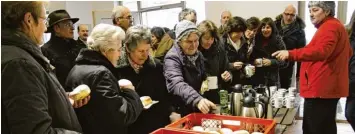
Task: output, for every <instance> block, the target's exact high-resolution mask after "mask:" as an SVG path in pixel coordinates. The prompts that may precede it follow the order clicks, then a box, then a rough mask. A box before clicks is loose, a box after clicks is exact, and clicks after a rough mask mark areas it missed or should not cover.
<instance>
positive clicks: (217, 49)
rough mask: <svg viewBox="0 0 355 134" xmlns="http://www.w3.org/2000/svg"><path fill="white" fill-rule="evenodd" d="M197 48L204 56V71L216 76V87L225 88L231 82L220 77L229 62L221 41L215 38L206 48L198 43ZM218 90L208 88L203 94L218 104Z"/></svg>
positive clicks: (226, 69) (227, 68)
mask: <svg viewBox="0 0 355 134" xmlns="http://www.w3.org/2000/svg"><path fill="white" fill-rule="evenodd" d="M199 50H200V51H201V53H202V55H203V57H204V64H205V71H206V74H207V76H217V78H218V89H224V90H227V89H228V88H229V86H230V84H231V81H229V82H225V81H224V80H223V79H222V77H221V74H223V73H224V71H228V70H229V62H228V58H227V55H226V52H225V50H224V48H223V44H222V42H220V40H215V41H214V43H213V44H212V45H211V47H210V48H209V49H208V50H206V49H204V48H203V47H202V46H201V45H200V46H199ZM230 73H231V72H230ZM218 92H219V90H209V91H207V92H205V93H204V95H203V96H205V97H206V98H207V99H208V100H210V101H212V102H213V103H215V104H219V103H220V100H219V95H218Z"/></svg>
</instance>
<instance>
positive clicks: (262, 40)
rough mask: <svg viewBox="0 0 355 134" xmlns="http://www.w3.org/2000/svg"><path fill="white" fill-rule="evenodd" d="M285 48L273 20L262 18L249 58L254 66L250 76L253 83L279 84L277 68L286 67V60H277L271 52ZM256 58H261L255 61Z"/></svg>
mask: <svg viewBox="0 0 355 134" xmlns="http://www.w3.org/2000/svg"><path fill="white" fill-rule="evenodd" d="M285 49H286V47H285V43H284V42H283V40H282V38H281V37H280V36H279V35H278V31H277V28H276V26H275V23H274V21H273V20H272V19H271V18H269V17H266V18H264V19H262V20H261V25H260V27H259V29H258V32H257V34H256V36H255V47H254V50H253V52H252V54H251V60H252V61H254V65H255V66H256V70H255V75H254V76H253V77H252V82H253V84H254V85H259V84H263V85H268V86H273V85H276V86H280V80H279V79H280V78H279V69H280V68H285V67H287V62H285V61H279V60H277V59H276V58H274V57H272V56H271V54H272V53H274V52H276V51H278V50H285ZM256 59H262V60H261V63H257V61H256ZM258 64H262V65H261V66H262V67H257V66H258Z"/></svg>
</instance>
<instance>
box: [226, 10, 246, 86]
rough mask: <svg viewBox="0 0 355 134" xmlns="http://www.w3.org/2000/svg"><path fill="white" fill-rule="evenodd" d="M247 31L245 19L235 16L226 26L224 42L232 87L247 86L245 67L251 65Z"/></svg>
mask: <svg viewBox="0 0 355 134" xmlns="http://www.w3.org/2000/svg"><path fill="white" fill-rule="evenodd" d="M246 29H247V25H246V22H245V20H244V19H243V18H241V17H238V16H235V17H233V18H231V19H229V20H228V21H227V23H226V25H225V31H224V35H223V36H222V42H223V44H224V49H225V51H226V54H227V57H228V61H229V69H230V70H231V72H232V75H233V80H232V85H235V84H246V83H245V82H246V75H245V72H244V71H243V70H244V67H245V65H247V64H248V63H249V60H248V56H247V52H248V44H247V41H246V39H245V38H244V37H243V34H244V32H245V30H246Z"/></svg>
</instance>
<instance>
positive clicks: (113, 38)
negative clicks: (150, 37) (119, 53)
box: [87, 23, 125, 52]
mask: <svg viewBox="0 0 355 134" xmlns="http://www.w3.org/2000/svg"><path fill="white" fill-rule="evenodd" d="M124 38H125V32H124V31H123V30H122V29H121V28H120V27H117V26H113V25H109V24H103V23H101V24H98V25H96V26H95V27H94V29H93V30H92V32H91V34H90V36H89V37H88V39H87V44H88V48H89V49H92V50H95V51H101V52H104V51H107V50H109V49H112V48H116V47H115V45H119V47H120V46H122V40H124ZM117 41H118V44H116V43H117Z"/></svg>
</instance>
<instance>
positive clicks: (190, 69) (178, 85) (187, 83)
mask: <svg viewBox="0 0 355 134" xmlns="http://www.w3.org/2000/svg"><path fill="white" fill-rule="evenodd" d="M197 54H198V55H199V57H198V58H197V60H196V65H193V64H192V63H191V62H190V61H189V60H188V59H187V56H186V55H184V54H183V52H182V50H181V47H180V46H178V44H176V43H175V44H174V45H173V47H172V48H171V49H170V50H169V52H168V53H167V54H166V56H165V60H164V76H165V79H166V85H167V89H168V91H169V93H171V94H173V95H174V96H175V102H174V103H173V104H177V105H175V107H176V108H177V109H176V110H177V111H178V112H180V114H182V115H186V114H189V113H191V112H193V111H194V110H197V109H196V105H197V103H198V102H199V101H200V100H201V99H202V98H203V97H202V96H201V95H200V93H199V92H200V89H201V84H202V82H203V81H204V80H205V79H206V74H205V71H204V61H203V55H202V54H201V52H199V51H198V52H197Z"/></svg>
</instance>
